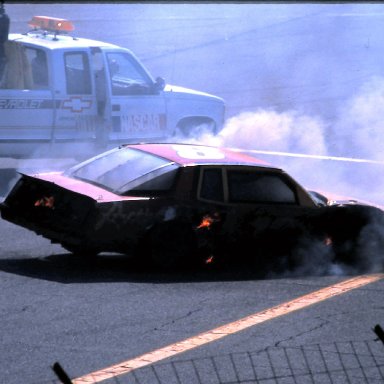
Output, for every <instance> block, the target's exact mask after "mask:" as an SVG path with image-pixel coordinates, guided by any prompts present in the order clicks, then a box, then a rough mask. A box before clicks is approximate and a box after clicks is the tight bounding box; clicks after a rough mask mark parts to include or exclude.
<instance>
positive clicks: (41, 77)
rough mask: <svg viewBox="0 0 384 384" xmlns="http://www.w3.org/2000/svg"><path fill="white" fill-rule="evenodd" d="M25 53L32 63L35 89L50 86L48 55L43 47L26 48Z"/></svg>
mask: <svg viewBox="0 0 384 384" xmlns="http://www.w3.org/2000/svg"><path fill="white" fill-rule="evenodd" d="M25 53H26V55H27V59H28V61H29V63H30V65H31V70H32V81H33V88H34V89H44V88H48V65H47V55H46V53H45V52H44V51H43V50H41V49H35V48H28V47H27V48H26V49H25Z"/></svg>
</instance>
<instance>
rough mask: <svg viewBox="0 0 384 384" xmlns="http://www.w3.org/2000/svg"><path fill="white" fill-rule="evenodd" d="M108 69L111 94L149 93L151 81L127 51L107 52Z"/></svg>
mask: <svg viewBox="0 0 384 384" xmlns="http://www.w3.org/2000/svg"><path fill="white" fill-rule="evenodd" d="M107 58H108V67H109V68H108V69H109V76H110V81H111V88H112V94H113V95H138V94H149V93H151V90H152V85H153V82H152V80H151V79H150V78H149V76H148V75H147V73H146V72H145V71H144V70H143V68H142V67H141V65H140V64H139V63H138V62H137V61H136V60H135V59H134V58H133V57H132V56H130V55H129V54H128V53H120V52H118V53H117V52H113V53H108V55H107Z"/></svg>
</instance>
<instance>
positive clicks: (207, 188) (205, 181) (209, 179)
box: [200, 168, 224, 202]
mask: <svg viewBox="0 0 384 384" xmlns="http://www.w3.org/2000/svg"><path fill="white" fill-rule="evenodd" d="M202 172H203V175H202V180H201V187H200V198H201V199H205V200H211V201H219V202H222V201H224V192H223V178H222V171H221V168H206V169H203V170H202Z"/></svg>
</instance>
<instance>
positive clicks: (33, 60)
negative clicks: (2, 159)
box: [0, 41, 56, 143]
mask: <svg viewBox="0 0 384 384" xmlns="http://www.w3.org/2000/svg"><path fill="white" fill-rule="evenodd" d="M4 48H5V55H6V65H5V68H4V71H3V73H2V76H1V79H0V80H1V81H0V110H1V119H0V140H1V141H2V142H10V143H14V142H26V141H28V142H37V143H38V142H47V141H50V140H51V139H52V127H53V125H54V112H53V111H54V109H55V107H56V105H55V101H54V100H53V94H52V88H51V84H52V72H51V70H50V65H49V57H48V55H47V53H46V51H44V50H43V49H39V48H34V47H29V46H27V45H22V44H20V43H18V42H16V41H7V42H6V43H5V44H4Z"/></svg>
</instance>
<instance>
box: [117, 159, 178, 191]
mask: <svg viewBox="0 0 384 384" xmlns="http://www.w3.org/2000/svg"><path fill="white" fill-rule="evenodd" d="M178 169H179V166H178V165H176V164H167V165H165V166H163V167H161V168H158V169H156V170H154V171H151V172H149V173H147V174H145V175H143V176H141V177H139V178H137V179H136V180H133V181H132V182H130V183H128V184H126V185H124V186H122V187H121V188H120V189H121V191H120V192H121V194H123V195H134V196H137V195H139V196H142V195H144V196H148V195H150V196H154V195H158V194H160V193H161V192H165V191H169V190H170V189H171V188H172V187H173V185H174V182H175V179H176V175H177V171H178Z"/></svg>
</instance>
